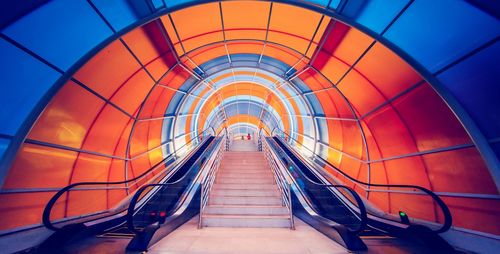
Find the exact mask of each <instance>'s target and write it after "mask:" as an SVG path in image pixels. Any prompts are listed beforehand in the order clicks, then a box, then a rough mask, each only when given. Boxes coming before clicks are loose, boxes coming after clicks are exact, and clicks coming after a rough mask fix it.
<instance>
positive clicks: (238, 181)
mask: <svg viewBox="0 0 500 254" xmlns="http://www.w3.org/2000/svg"><path fill="white" fill-rule="evenodd" d="M215 182H216V183H236V184H257V185H259V184H272V183H274V182H275V181H274V179H273V178H262V179H254V178H223V177H217V179H215Z"/></svg>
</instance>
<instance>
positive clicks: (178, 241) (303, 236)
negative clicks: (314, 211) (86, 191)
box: [148, 218, 348, 254]
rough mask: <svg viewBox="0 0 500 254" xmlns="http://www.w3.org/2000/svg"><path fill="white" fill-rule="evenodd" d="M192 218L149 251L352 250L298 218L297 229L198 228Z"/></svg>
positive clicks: (155, 253) (163, 253)
mask: <svg viewBox="0 0 500 254" xmlns="http://www.w3.org/2000/svg"><path fill="white" fill-rule="evenodd" d="M197 222H198V219H197V218H195V219H192V220H191V221H189V222H188V223H186V224H184V225H183V226H181V227H180V228H179V229H177V230H175V231H174V232H172V233H171V234H170V235H168V236H167V237H165V238H163V239H162V240H161V241H159V242H158V243H157V244H155V245H154V246H153V247H152V248H151V249H150V250H149V251H148V253H151V254H160V253H161V254H167V253H171V254H174V253H175V254H178V253H179V254H180V253H189V254H192V253H193V254H194V253H252V254H256V253H263V254H267V253H287V254H294V253H297V254H299V253H300V254H306V253H325V254H326V253H339V254H340V253H348V252H347V251H346V250H345V249H344V248H343V247H342V246H340V245H338V244H337V243H335V242H334V241H332V240H330V239H329V238H327V237H326V236H324V235H323V234H321V233H320V232H318V231H316V230H315V229H313V228H311V227H309V226H308V225H307V224H305V223H304V222H302V221H300V220H299V219H295V222H296V230H290V229H286V228H210V227H205V228H203V229H197Z"/></svg>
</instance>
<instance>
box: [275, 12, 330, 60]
mask: <svg viewBox="0 0 500 254" xmlns="http://www.w3.org/2000/svg"><path fill="white" fill-rule="evenodd" d="M320 18H321V14H319V13H316V12H313V11H309V10H306V9H302V8H299V7H294V6H291V5H285V4H278V3H275V4H274V5H273V11H272V13H271V22H270V24H269V35H268V38H267V39H268V40H269V41H272V42H276V43H278V44H282V45H286V46H288V47H290V48H292V49H295V50H297V51H299V52H300V53H302V54H305V52H306V50H307V47H308V45H309V42H310V41H311V40H312V37H313V35H314V31H315V30H316V27H317V26H318V24H319V21H320Z"/></svg>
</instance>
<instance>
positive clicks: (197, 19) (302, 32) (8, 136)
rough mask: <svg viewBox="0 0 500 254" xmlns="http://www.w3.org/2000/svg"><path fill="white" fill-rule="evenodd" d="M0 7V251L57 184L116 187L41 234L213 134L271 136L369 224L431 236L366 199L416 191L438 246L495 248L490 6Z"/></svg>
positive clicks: (495, 51) (92, 196)
mask: <svg viewBox="0 0 500 254" xmlns="http://www.w3.org/2000/svg"><path fill="white" fill-rule="evenodd" d="M1 5H2V8H1V9H3V10H2V17H3V18H2V23H1V24H0V27H1V38H0V51H1V56H2V59H1V62H2V64H1V66H2V68H1V69H0V72H1V75H0V76H1V85H0V89H1V95H0V105H1V110H0V121H1V123H2V124H0V239H1V238H4V239H7V238H8V237H12V236H16V235H18V234H20V233H22V232H26V231H29V230H30V229H41V228H43V224H42V215H43V211H44V208H45V206H46V204H47V203H48V202H49V200H50V199H51V198H52V197H53V196H54V194H55V193H57V192H58V191H59V190H60V189H61V188H64V187H66V186H68V185H71V184H76V183H81V182H120V181H122V182H124V183H123V184H118V185H113V186H111V185H109V186H105V187H99V188H92V187H88V188H87V189H79V190H73V191H71V192H69V193H67V194H65V195H64V196H62V197H61V198H59V199H58V200H57V202H56V203H55V205H54V207H53V209H52V214H51V219H52V220H53V221H61V222H64V221H68V220H72V219H74V218H81V217H82V216H83V217H85V216H89V215H95V214H99V213H102V212H103V211H107V210H109V209H112V208H114V207H117V206H119V205H121V204H122V203H123V202H124V200H127V199H129V198H130V196H131V195H132V194H134V192H135V191H136V190H138V188H140V187H141V186H142V185H144V184H146V183H147V182H148V181H149V180H151V179H153V178H154V176H155V175H157V174H161V173H162V172H160V170H151V169H152V168H153V167H155V166H157V165H158V164H162V165H164V167H162V168H161V170H165V171H168V170H169V169H168V168H169V167H168V165H169V163H170V159H172V160H175V159H177V158H182V157H183V156H186V155H187V154H189V153H190V151H192V150H193V149H195V148H196V147H198V146H199V145H200V144H202V143H203V142H204V141H205V140H206V139H207V138H209V137H210V136H218V135H222V134H224V135H226V136H227V138H228V139H231V140H239V139H247V138H249V139H257V138H258V137H279V138H281V140H283V141H284V143H286V144H288V145H289V146H290V147H292V148H293V149H295V150H296V151H297V153H298V154H300V155H301V156H303V157H305V158H309V159H311V160H313V161H316V162H317V163H316V164H317V165H316V166H318V167H320V168H321V170H322V173H323V174H326V175H329V176H330V177H331V178H332V179H336V181H337V183H339V184H343V185H346V186H348V187H350V188H352V189H353V190H354V191H355V192H356V193H358V194H359V195H360V196H362V197H363V198H364V199H365V200H366V202H368V203H369V204H370V205H372V206H374V207H377V208H378V209H380V210H381V211H383V212H385V213H387V214H398V213H400V212H401V211H403V212H404V213H407V214H409V215H411V217H412V218H414V219H416V220H417V221H422V222H425V223H428V224H429V225H436V224H441V223H443V222H444V217H443V214H442V213H441V212H440V210H439V207H438V205H437V204H436V203H435V202H432V200H430V199H429V198H428V197H426V196H425V195H419V194H418V193H415V191H414V190H400V189H397V188H392V187H379V188H377V187H370V184H374V185H376V184H381V185H391V184H392V185H416V186H421V187H424V188H426V189H428V190H430V191H432V192H434V193H435V194H436V195H438V196H439V197H440V198H441V199H442V200H443V201H444V202H445V203H446V205H447V206H448V207H449V210H450V212H451V215H452V216H453V225H452V227H451V229H450V230H449V231H448V232H447V233H445V239H446V240H448V241H449V242H450V243H451V244H452V245H455V246H460V247H461V248H464V249H469V250H471V251H478V252H482V251H485V250H487V248H488V246H496V247H498V246H499V245H498V242H499V240H500V236H499V235H500V219H499V214H500V202H499V200H500V195H499V186H500V163H499V157H500V110H499V109H500V102H499V100H498V96H499V95H500V86H499V84H498V82H499V76H498V73H499V70H500V68H499V67H500V65H499V61H498V56H500V43H499V42H498V39H499V35H500V22H499V19H498V14H499V8H498V4H496V3H494V1H492V2H488V1H478V0H470V1H453V0H442V1H428V0H414V1H413V0H401V1H385V0H370V1H363V0H348V1H347V0H330V1H327V0H307V1H285V0H283V1H239V0H238V1H194V0H167V1H160V0H144V1H142V0H138V1H125V0H123V1H121V0H109V1H108V0H88V1H83V0H74V1H64V0H54V1H43V0H37V1H26V2H19V3H11V4H5V3H2V4H1ZM340 171H341V172H343V173H339V172H340ZM135 178H140V179H139V180H138V181H134V182H133V183H130V182H127V181H128V180H130V179H135ZM353 179H355V180H357V181H361V182H364V183H367V184H368V185H365V186H362V185H359V184H357V182H356V181H354V180H353ZM34 244H35V243H34ZM481 245H482V246H481ZM471 246H474V247H471ZM28 247H31V246H29V243H26V244H25V246H24V245H23V248H24V249H26V248H28ZM23 248H21V247H20V248H19V249H18V250H22V249H23ZM482 248H484V249H482Z"/></svg>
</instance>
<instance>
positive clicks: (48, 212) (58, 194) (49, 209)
mask: <svg viewBox="0 0 500 254" xmlns="http://www.w3.org/2000/svg"><path fill="white" fill-rule="evenodd" d="M209 128H211V129H212V132H213V133H214V135H215V130H214V129H213V128H212V127H209ZM209 128H207V129H205V130H203V131H202V132H201V133H200V134H198V135H196V136H195V137H193V138H191V139H190V140H189V141H188V142H186V143H185V144H183V145H182V146H180V147H179V148H177V150H179V149H182V148H183V147H185V146H187V145H189V144H191V143H193V140H195V139H198V137H200V136H201V135H204V134H205V132H206V131H207V130H208V129H209ZM173 156H176V153H175V152H173V153H171V154H170V155H168V156H167V157H165V158H163V159H162V160H161V161H160V162H158V163H156V164H155V165H153V166H152V167H151V168H149V169H148V170H146V171H144V172H143V173H142V174H140V175H138V176H137V177H134V178H132V179H128V180H124V181H118V182H79V183H73V184H70V185H68V186H66V187H64V188H62V189H60V190H59V191H58V192H56V194H54V196H52V198H51V199H50V200H49V202H48V203H47V205H46V206H45V209H44V210H43V215H42V222H43V225H44V226H45V227H46V228H48V229H50V230H54V231H57V230H59V229H61V228H58V227H55V226H54V224H52V221H51V220H50V215H51V213H52V208H53V207H54V205H55V204H56V202H57V200H58V199H59V198H60V197H61V196H62V195H63V194H64V193H66V192H68V191H70V190H72V189H73V188H74V187H77V186H81V185H117V184H125V183H130V182H135V181H137V180H139V179H141V178H143V177H144V176H146V175H148V174H149V173H151V172H152V171H154V170H155V169H157V168H158V167H159V166H161V165H163V163H164V162H165V161H167V160H168V159H170V158H172V157H173ZM109 210H110V209H107V210H103V211H100V212H99V213H103V212H106V211H109ZM117 213H119V212H117Z"/></svg>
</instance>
